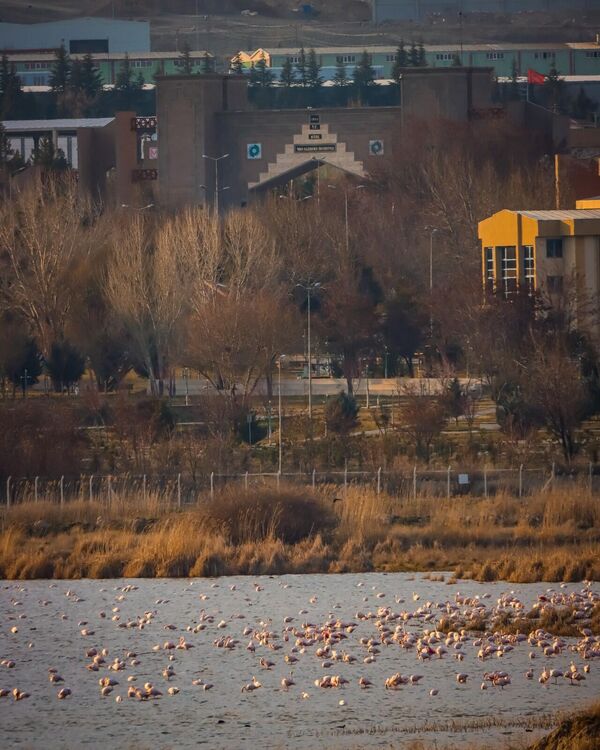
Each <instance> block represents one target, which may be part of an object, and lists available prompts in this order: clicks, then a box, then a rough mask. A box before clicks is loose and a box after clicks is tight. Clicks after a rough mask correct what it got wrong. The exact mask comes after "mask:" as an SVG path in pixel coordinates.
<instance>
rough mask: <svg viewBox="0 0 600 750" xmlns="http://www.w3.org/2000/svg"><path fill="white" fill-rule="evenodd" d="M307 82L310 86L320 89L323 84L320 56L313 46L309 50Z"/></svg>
mask: <svg viewBox="0 0 600 750" xmlns="http://www.w3.org/2000/svg"><path fill="white" fill-rule="evenodd" d="M306 82H307V85H308V87H309V88H311V89H313V90H315V91H316V90H318V89H320V88H321V86H322V85H323V77H322V75H321V66H320V65H319V58H318V57H317V53H316V52H315V50H314V48H311V49H310V50H309V52H308V61H307V65H306Z"/></svg>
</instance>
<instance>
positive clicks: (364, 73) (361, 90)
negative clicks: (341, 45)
mask: <svg viewBox="0 0 600 750" xmlns="http://www.w3.org/2000/svg"><path fill="white" fill-rule="evenodd" d="M352 79H353V82H354V86H355V88H356V90H357V92H358V94H359V96H360V99H361V101H363V102H364V100H365V98H366V96H367V92H368V90H369V88H371V86H373V85H374V83H375V71H374V70H373V66H372V65H371V58H370V56H369V53H368V52H367V50H364V52H363V53H362V55H361V57H360V60H359V62H358V65H357V66H356V67H355V68H354V72H353V73H352Z"/></svg>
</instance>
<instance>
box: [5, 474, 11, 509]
mask: <svg viewBox="0 0 600 750" xmlns="http://www.w3.org/2000/svg"><path fill="white" fill-rule="evenodd" d="M6 507H7V508H10V477H8V479H7V480H6Z"/></svg>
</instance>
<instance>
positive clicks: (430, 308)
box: [429, 228, 440, 338]
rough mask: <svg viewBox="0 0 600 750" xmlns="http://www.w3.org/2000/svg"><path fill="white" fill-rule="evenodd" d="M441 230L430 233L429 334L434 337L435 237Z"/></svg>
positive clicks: (432, 230)
mask: <svg viewBox="0 0 600 750" xmlns="http://www.w3.org/2000/svg"><path fill="white" fill-rule="evenodd" d="M439 231H440V230H439V229H435V228H432V229H431V232H430V235H429V335H430V336H431V337H432V338H433V309H432V307H431V303H432V302H433V238H434V235H436V234H438V232H439Z"/></svg>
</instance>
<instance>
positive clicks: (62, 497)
mask: <svg viewBox="0 0 600 750" xmlns="http://www.w3.org/2000/svg"><path fill="white" fill-rule="evenodd" d="M60 504H61V505H64V504H65V478H64V476H62V477H61V478H60Z"/></svg>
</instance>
